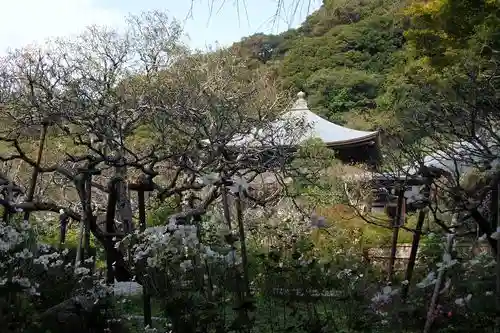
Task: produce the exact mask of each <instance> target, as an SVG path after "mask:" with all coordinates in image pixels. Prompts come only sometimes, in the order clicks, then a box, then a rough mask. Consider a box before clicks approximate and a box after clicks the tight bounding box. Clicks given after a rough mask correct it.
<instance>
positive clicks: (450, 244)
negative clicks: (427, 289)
mask: <svg viewBox="0 0 500 333" xmlns="http://www.w3.org/2000/svg"><path fill="white" fill-rule="evenodd" d="M454 237H455V235H454V234H448V235H447V241H446V248H445V253H448V254H451V250H452V248H453V240H454ZM445 273H446V269H441V270H440V271H439V273H438V276H437V278H436V284H435V285H434V292H433V294H432V298H431V304H430V305H429V309H428V310H427V318H426V321H425V326H424V332H423V333H429V331H430V329H431V326H432V324H433V322H434V312H435V310H436V304H437V300H438V297H439V290H441V285H442V284H443V279H444V275H445Z"/></svg>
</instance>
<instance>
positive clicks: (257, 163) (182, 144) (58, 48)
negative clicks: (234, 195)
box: [0, 12, 307, 280]
mask: <svg viewBox="0 0 500 333" xmlns="http://www.w3.org/2000/svg"><path fill="white" fill-rule="evenodd" d="M127 27H128V29H126V30H125V32H119V31H115V30H110V29H107V28H102V27H90V28H89V29H87V30H86V31H85V32H84V33H83V34H82V35H80V36H78V37H76V38H73V39H64V40H55V41H52V42H50V43H48V44H45V45H42V46H41V47H36V48H35V47H33V48H27V49H22V50H17V51H14V52H12V53H10V54H8V55H7V56H6V57H4V58H2V59H1V61H0V79H1V81H0V86H1V87H2V90H1V91H0V102H1V104H0V108H1V109H2V112H1V117H2V118H1V121H2V124H3V127H2V130H1V133H0V142H1V144H2V145H3V147H2V150H1V151H0V160H1V161H3V162H4V163H5V167H6V170H7V171H10V172H9V174H7V173H6V174H5V175H2V177H3V178H5V179H2V181H3V182H5V183H7V184H12V183H13V178H14V177H16V186H18V187H19V188H21V189H22V190H23V193H24V197H21V199H20V200H18V201H13V200H9V205H10V208H12V209H17V208H21V209H23V210H24V211H25V219H28V218H29V212H33V211H52V212H64V216H66V217H70V218H72V219H74V220H76V221H80V222H81V223H82V225H84V226H85V229H86V237H85V239H86V244H87V246H88V244H89V238H90V233H92V235H93V236H94V237H95V238H96V239H97V240H98V241H99V242H100V243H101V244H102V246H103V247H104V249H105V250H106V252H107V254H108V256H111V257H113V258H114V259H115V260H114V261H116V265H117V268H116V269H117V272H116V273H117V274H116V277H117V279H119V280H120V279H121V280H124V279H128V278H129V277H130V272H128V271H127V268H126V267H125V266H126V265H125V263H124V261H123V256H122V255H121V253H119V251H118V250H116V249H115V247H114V242H116V241H117V240H119V239H120V237H121V236H124V235H126V234H127V233H129V232H131V231H132V230H133V229H134V227H135V226H134V223H133V221H134V214H135V213H136V207H137V205H136V204H135V203H134V198H132V197H131V195H130V193H129V192H130V190H131V189H134V188H135V189H137V187H138V186H139V185H140V184H144V183H147V184H149V187H148V191H151V190H153V191H154V192H155V193H156V197H157V198H158V199H159V200H160V201H164V200H166V199H168V198H170V197H173V196H182V195H185V194H186V193H191V195H194V196H196V197H197V198H198V200H196V204H195V205H194V206H191V207H190V208H189V209H188V210H184V211H181V212H179V213H178V214H176V216H175V218H181V217H182V218H186V217H190V216H194V215H200V214H203V213H204V212H205V210H206V209H207V207H208V206H209V205H210V204H211V203H213V202H214V201H215V200H217V198H218V197H220V195H221V194H223V193H225V191H226V188H227V187H233V188H234V185H235V183H236V184H240V185H241V184H242V183H244V184H247V183H251V182H252V181H253V180H255V178H256V177H257V176H258V175H260V174H262V173H264V172H268V173H269V172H270V173H274V174H276V175H279V176H278V177H279V178H280V179H284V177H286V175H287V174H290V173H291V172H295V173H297V172H304V170H306V169H307V168H306V166H305V165H303V164H302V165H300V166H297V167H294V166H290V167H288V166H287V165H288V161H289V159H290V156H292V155H291V154H292V153H293V152H292V151H291V150H290V149H288V148H286V149H285V148H283V146H290V143H292V142H293V140H294V137H293V135H290V134H289V135H285V134H286V133H290V130H291V133H293V134H294V135H297V136H298V137H300V135H301V130H303V129H304V125H303V124H302V123H301V122H300V121H298V122H296V123H294V124H291V123H285V122H283V121H281V122H278V123H277V124H279V125H278V127H277V126H276V125H272V126H271V127H270V125H269V124H271V121H272V120H274V119H276V117H277V116H278V114H279V113H280V112H281V110H283V109H284V108H285V107H286V106H287V99H286V95H284V94H282V93H281V92H280V90H279V87H278V86H277V85H276V84H275V83H274V82H273V80H272V79H271V77H270V76H268V75H267V73H265V72H256V71H250V70H249V69H248V68H247V66H246V64H245V62H244V61H243V60H241V59H240V58H238V57H237V56H236V55H234V54H232V53H231V52H230V51H228V50H216V51H215V52H212V53H209V54H189V52H188V51H187V49H186V48H185V47H184V46H183V45H182V44H181V42H180V37H181V35H182V31H181V29H180V27H179V24H178V23H177V22H176V21H170V20H169V19H168V17H167V16H166V15H165V14H163V13H160V12H150V13H145V14H143V15H141V16H132V17H130V18H129V20H128V26H127ZM275 124H276V123H275ZM290 126H295V127H292V128H291V127H290ZM284 130H286V131H285V132H284ZM242 137H247V138H248V137H250V138H252V140H251V141H248V143H247V144H246V145H236V144H235V142H237V141H238V140H240V139H241V138H242ZM284 138H286V140H291V141H287V142H288V143H286V142H284V141H283V140H284ZM35 143H36V144H35ZM270 151H271V152H272V154H270V153H269V152H270ZM30 172H31V174H30ZM28 175H29V176H28ZM138 184H139V185H138ZM279 184H281V185H282V186H280V185H278V188H277V190H276V191H274V192H273V193H272V194H271V195H269V193H266V195H265V196H258V195H257V194H258V193H257V192H256V193H253V194H252V193H250V192H248V193H247V195H246V198H247V199H249V200H251V201H253V202H255V203H257V204H264V203H266V202H267V201H269V200H270V199H272V198H273V197H275V196H276V195H278V194H280V193H282V191H283V188H284V187H285V186H286V184H285V182H284V181H282V182H279ZM240 185H238V187H237V189H238V188H241V186H240ZM115 191H116V193H117V198H114V199H111V197H112V196H110V195H109V194H110V193H115ZM233 192H234V191H233ZM236 192H238V190H236ZM264 193H265V192H264ZM114 200H116V211H117V216H118V218H117V219H116V221H109V218H110V216H111V218H112V217H113V214H110V213H109V212H110V210H113V211H114V209H115V208H114ZM110 205H111V206H110ZM99 210H101V212H102V213H99ZM110 223H111V226H110ZM103 224H106V225H107V229H108V230H104V229H105V228H104V227H103ZM113 224H114V225H113ZM111 233H113V235H114V236H116V237H113V241H111V238H110V237H109V236H110V235H111Z"/></svg>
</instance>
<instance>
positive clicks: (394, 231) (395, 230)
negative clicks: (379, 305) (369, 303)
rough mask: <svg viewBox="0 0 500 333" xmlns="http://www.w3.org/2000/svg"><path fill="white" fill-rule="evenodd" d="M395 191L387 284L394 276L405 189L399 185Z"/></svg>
mask: <svg viewBox="0 0 500 333" xmlns="http://www.w3.org/2000/svg"><path fill="white" fill-rule="evenodd" d="M397 190H398V203H397V207H396V217H395V218H394V220H393V222H392V245H391V257H390V261H389V272H388V275H387V281H388V282H391V281H392V277H393V275H394V263H395V262H396V252H397V249H398V236H399V227H400V226H401V225H400V224H401V220H402V218H403V204H404V194H405V188H404V186H403V185H399V187H398V189H397Z"/></svg>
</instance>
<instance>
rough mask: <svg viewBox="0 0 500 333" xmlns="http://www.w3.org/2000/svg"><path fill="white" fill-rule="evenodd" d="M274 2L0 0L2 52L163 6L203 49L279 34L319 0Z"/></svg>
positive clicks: (118, 21)
mask: <svg viewBox="0 0 500 333" xmlns="http://www.w3.org/2000/svg"><path fill="white" fill-rule="evenodd" d="M277 1H278V0H140V1H139V0H0V8H1V9H2V10H1V11H2V17H1V19H0V53H4V52H5V51H6V50H7V49H8V48H18V47H23V46H25V45H27V44H30V43H40V42H43V41H44V40H46V39H47V38H52V37H65V36H70V35H74V34H78V33H79V32H81V31H83V30H84V29H85V27H86V26H89V25H92V24H98V25H108V26H113V27H120V26H121V25H123V23H124V18H125V17H126V16H127V15H128V14H130V13H132V14H140V13H141V12H143V11H149V10H161V11H166V12H167V13H168V14H169V15H170V17H173V18H176V19H178V20H179V21H181V23H182V24H183V26H184V31H185V33H186V34H187V35H188V37H186V42H187V44H188V45H189V46H190V47H192V48H198V49H205V48H206V47H207V46H215V44H216V43H218V44H219V45H222V46H225V45H230V44H231V43H233V42H236V41H239V40H240V39H241V38H242V37H245V36H249V35H251V34H254V33H256V32H264V33H278V32H282V31H284V30H287V29H288V28H289V27H297V26H298V25H299V24H300V23H301V22H302V21H303V20H304V19H305V17H306V16H307V14H308V13H311V12H313V11H314V10H316V9H318V8H319V6H320V5H321V2H322V1H321V0H310V1H309V0H302V1H300V0H283V1H284V3H285V5H284V6H283V7H282V9H283V10H282V12H281V14H280V15H279V16H278V19H273V17H275V13H276V9H277V8H278V7H277ZM297 1H300V3H301V4H300V5H299V6H297V5H296V4H297ZM212 3H213V5H212V10H210V5H211V4H212ZM237 3H239V6H238V5H237ZM221 5H222V6H221ZM294 8H296V10H294Z"/></svg>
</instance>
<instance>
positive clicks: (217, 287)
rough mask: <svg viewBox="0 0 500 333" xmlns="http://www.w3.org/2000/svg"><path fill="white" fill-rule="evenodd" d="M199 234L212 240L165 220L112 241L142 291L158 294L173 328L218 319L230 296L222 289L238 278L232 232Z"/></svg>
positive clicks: (238, 261) (232, 287)
mask: <svg viewBox="0 0 500 333" xmlns="http://www.w3.org/2000/svg"><path fill="white" fill-rule="evenodd" d="M204 236H206V237H207V239H211V240H212V242H211V244H210V245H207V244H204V243H202V242H201V237H200V230H199V229H198V227H197V226H194V225H189V224H180V223H177V221H175V220H171V221H170V222H169V223H168V224H167V225H166V226H160V227H154V228H148V229H146V231H144V232H136V233H134V234H131V235H129V236H127V237H126V238H124V239H123V240H122V241H121V242H120V244H118V245H117V246H119V247H121V248H123V249H125V250H126V252H127V256H126V260H128V261H129V262H131V263H132V265H133V267H134V268H135V270H136V274H137V275H140V277H141V283H142V284H143V286H144V287H145V289H146V291H147V292H149V293H150V294H152V295H153V296H156V297H159V298H161V299H162V300H163V307H164V310H165V313H166V316H167V317H168V318H169V319H170V321H171V322H172V325H173V327H174V331H182V332H189V331H192V329H193V327H205V326H206V325H209V324H210V325H212V324H213V323H218V322H220V323H222V322H223V321H222V320H221V319H220V316H221V315H222V314H223V313H224V311H225V310H226V307H227V305H228V303H229V304H230V302H231V300H232V298H231V295H230V294H229V295H225V293H228V291H229V292H231V291H234V290H235V288H236V287H237V286H236V285H235V284H234V283H235V281H238V279H240V278H241V274H240V273H241V258H240V256H239V255H238V244H237V242H236V241H237V237H236V236H235V234H234V233H232V232H230V231H229V230H223V231H222V232H220V235H219V237H214V235H211V236H210V235H209V234H208V232H205V233H204ZM204 325H205V326H204Z"/></svg>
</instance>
